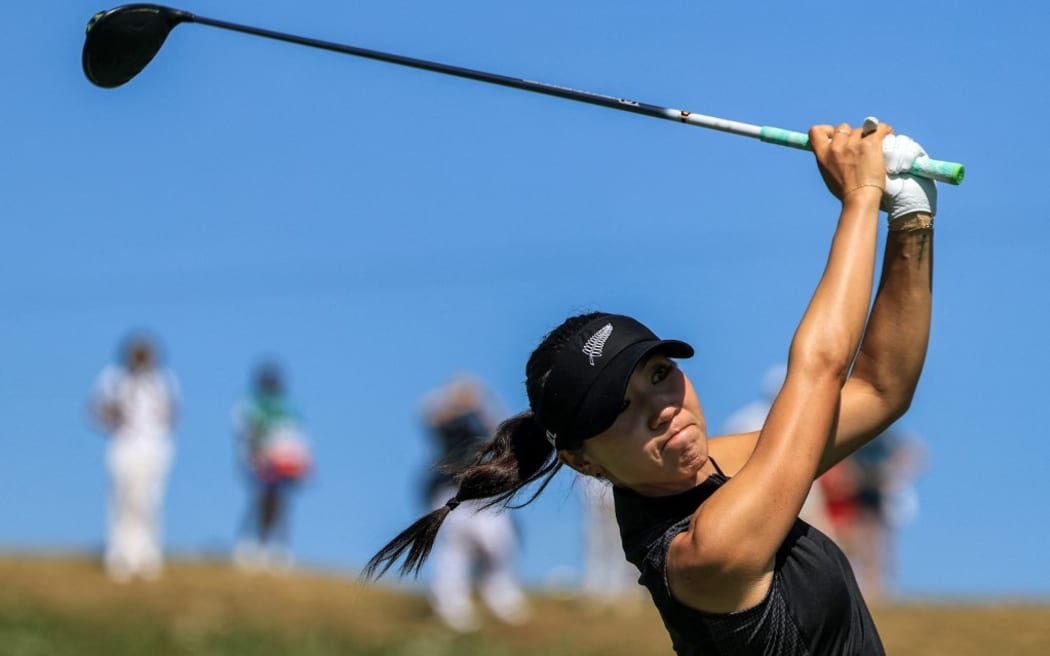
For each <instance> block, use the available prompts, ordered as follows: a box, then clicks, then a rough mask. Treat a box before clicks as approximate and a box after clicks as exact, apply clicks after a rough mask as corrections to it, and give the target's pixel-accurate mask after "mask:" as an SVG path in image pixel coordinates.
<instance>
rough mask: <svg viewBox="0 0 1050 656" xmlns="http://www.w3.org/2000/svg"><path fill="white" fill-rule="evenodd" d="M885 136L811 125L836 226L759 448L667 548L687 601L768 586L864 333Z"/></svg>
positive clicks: (736, 602) (757, 592)
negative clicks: (836, 208) (837, 209)
mask: <svg viewBox="0 0 1050 656" xmlns="http://www.w3.org/2000/svg"><path fill="white" fill-rule="evenodd" d="M889 132H890V128H889V127H888V126H885V125H880V126H879V127H878V128H877V130H876V132H875V133H873V134H870V135H868V136H862V135H861V131H860V130H859V129H850V128H849V126H847V125H845V124H842V125H840V126H838V127H837V128H832V127H831V126H817V127H814V128H812V129H811V130H810V138H811V140H812V142H813V144H814V152H815V153H816V157H817V162H818V165H819V167H820V171H821V174H822V175H823V177H824V180H825V182H826V184H827V186H828V188H829V190H831V192H832V193H833V194H834V195H835V196H837V197H838V198H840V199H841V200H842V209H841V213H840V215H839V219H838V225H837V227H836V229H835V233H834V236H833V238H832V244H831V249H830V254H829V256H828V261H827V265H826V267H825V270H824V273H823V275H822V277H821V279H820V281H819V283H818V285H817V287H816V291H815V292H814V293H813V297H812V299H811V301H810V303H809V306H808V308H807V309H806V311H805V313H804V315H803V317H802V320H801V322H800V323H799V326H798V329H797V330H796V332H795V335H794V338H793V340H792V342H791V348H790V355H789V360H788V372H787V378H786V380H785V383H784V387H783V389H782V390H781V392H780V394H779V395H778V397H777V399H776V401H774V403H773V407H772V409H771V410H770V414H769V417H768V419H767V420H766V423H765V427H764V428H763V430H762V433H761V435H760V436H759V438H758V441H757V443H756V445H755V449H754V452H753V453H752V455H751V457H750V459H749V460H748V462H747V463H746V464H745V465H744V466H743V467H742V468H741V470H740V471H739V472H738V473H737V474H736V476H734V477H733V479H732V480H730V481H729V482H727V483H726V484H725V485H724V486H723V487H722V488H721V489H719V490H718V491H717V492H715V493H714V494H713V495H712V496H711V498H710V499H708V500H707V501H706V502H705V503H704V504H703V505H702V506H701V507H700V509H699V510H698V511H697V512H696V513H695V514H694V516H693V520H692V524H691V526H690V529H689V530H688V531H686V532H685V533H682V534H680V535H679V536H678V537H677V538H676V539H675V540H674V541H673V542H672V544H671V548H670V552H669V554H668V556H669V573H670V580H671V588H672V590H673V592H674V594H675V596H676V597H677V598H678V599H680V600H681V601H683V602H686V603H689V602H690V600H692V601H694V602H695V603H696V605H697V606H698V607H705V606H706V607H707V608H708V609H712V610H717V609H718V608H717V607H718V606H721V605H722V603H724V604H725V605H726V607H739V606H740V605H741V603H740V600H741V598H749V597H755V598H756V599H755V601H756V602H757V600H758V599H760V598H761V595H762V594H764V593H765V590H766V589H768V579H766V578H765V577H766V575H767V574H769V573H771V572H772V568H773V558H774V555H775V554H776V551H777V549H778V548H779V547H780V545H781V544H782V542H783V540H784V537H785V536H786V535H787V533H788V531H789V530H790V528H791V526H792V525H793V524H794V522H795V520H796V519H797V517H798V513H799V510H800V508H801V507H802V503H803V502H804V501H805V497H806V494H807V493H808V491H809V488H810V485H811V483H812V482H813V477H814V475H815V473H816V471H817V467H818V463H819V461H820V457H821V455H822V454H823V452H824V450H825V448H826V445H827V442H828V439H829V436H830V435H831V433H832V429H833V428H834V426H835V422H836V418H837V414H838V408H839V398H840V393H841V390H842V386H843V384H844V382H845V381H846V377H847V374H848V373H849V370H850V365H851V363H852V362H853V359H854V356H855V355H856V352H857V348H858V346H859V344H860V340H861V336H862V334H863V331H864V325H865V320H866V318H867V314H868V308H869V303H870V300H871V289H872V281H873V278H874V268H875V248H876V242H877V236H878V229H879V221H878V218H879V217H878V214H879V204H880V202H881V199H882V193H883V186H884V179H885V162H884V158H883V154H882V147H881V142H882V139H883V137H885V136H886V135H887V134H888V133H889ZM726 584H729V585H726ZM716 586H717V587H719V588H720V589H722V590H730V591H737V592H736V593H735V594H738V595H739V597H738V598H736V599H729V598H726V599H722V600H717V599H716V600H714V601H715V602H716V603H715V604H713V605H714V606H716V608H712V603H711V602H712V598H711V594H710V591H711V589H712V588H713V587H716Z"/></svg>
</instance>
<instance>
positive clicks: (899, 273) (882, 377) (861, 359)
mask: <svg viewBox="0 0 1050 656" xmlns="http://www.w3.org/2000/svg"><path fill="white" fill-rule="evenodd" d="M932 265H933V230H932V229H924V230H912V231H890V232H889V233H888V234H887V237H886V252H885V255H884V259H883V268H882V277H881V280H880V282H879V289H878V292H877V294H876V296H875V303H874V305H873V307H872V310H871V316H870V318H869V320H868V328H867V331H866V332H865V335H864V339H863V341H862V342H861V345H860V352H859V354H858V356H857V361H856V364H855V366H854V369H853V376H854V377H856V378H858V379H859V380H861V381H863V382H865V383H867V384H868V385H870V386H871V388H872V389H873V390H874V391H875V393H876V394H877V395H878V396H879V397H880V398H881V399H883V403H884V404H885V405H886V406H887V412H890V413H893V415H894V416H893V417H892V418H891V419H890V421H892V420H893V419H896V417H898V416H900V414H903V413H904V411H905V410H907V408H908V405H909V404H910V403H911V399H912V396H913V394H914V392H915V387H916V385H917V384H918V381H919V375H920V373H921V372H922V367H923V363H924V361H925V358H926V349H927V344H928V343H929V336H930V309H931V301H932V289H933V278H932V269H933V267H932Z"/></svg>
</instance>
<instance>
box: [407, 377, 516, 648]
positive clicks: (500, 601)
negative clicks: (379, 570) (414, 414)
mask: <svg viewBox="0 0 1050 656" xmlns="http://www.w3.org/2000/svg"><path fill="white" fill-rule="evenodd" d="M493 405H494V402H493V400H492V399H491V398H487V395H486V392H485V389H484V388H483V387H482V385H481V383H480V382H479V381H478V380H476V379H475V378H473V377H471V376H467V375H459V376H456V377H454V378H453V379H452V380H451V381H450V382H449V383H448V384H447V385H446V386H444V387H442V388H440V389H438V390H436V391H434V392H432V393H431V394H429V395H428V396H427V397H426V398H425V399H424V401H423V416H424V424H425V426H426V429H427V432H428V433H430V436H431V438H432V439H433V441H434V444H435V445H436V447H437V449H438V451H439V453H440V455H439V457H438V458H437V462H436V464H435V466H434V468H433V469H432V471H431V473H430V476H429V477H428V479H427V481H426V483H425V485H426V498H427V503H428V504H429V506H430V508H431V509H433V508H438V507H440V506H443V505H445V503H446V501H448V499H449V498H450V497H451V496H453V495H454V494H455V493H456V481H455V480H454V479H453V478H452V477H451V476H449V475H448V474H447V473H446V470H447V468H448V467H455V466H460V465H462V464H463V463H466V462H471V461H473V460H474V459H475V458H476V457H477V455H478V453H479V448H480V447H481V445H483V444H484V443H485V442H487V441H488V440H489V439H491V437H492V431H493V430H494V428H495V421H496V419H497V418H496V417H494V416H493V414H494V413H493ZM463 511H465V512H462V514H459V515H457V516H456V517H454V518H450V519H449V521H448V522H447V523H446V525H445V530H444V531H442V535H441V537H440V538H439V539H438V541H437V543H436V544H435V545H434V568H433V573H432V576H431V580H430V600H431V605H432V607H433V609H434V613H435V614H436V615H437V616H438V617H439V618H440V619H441V620H442V621H443V622H444V623H445V624H446V625H447V626H448V627H450V628H452V629H453V630H456V631H459V632H469V631H475V630H477V629H479V628H480V627H481V618H480V616H479V615H478V613H477V611H476V609H475V604H474V600H473V596H474V589H475V584H476V587H477V592H478V594H479V596H480V597H481V601H482V602H483V603H484V605H485V606H486V607H487V608H488V610H489V611H490V612H491V613H492V615H494V616H495V617H496V619H498V620H500V621H502V622H505V623H508V624H520V623H522V622H524V621H525V620H526V619H527V617H528V609H527V606H526V602H525V595H524V593H523V592H522V590H521V586H520V584H519V582H518V578H517V575H516V574H515V571H514V568H515V565H516V561H517V548H518V538H517V533H516V530H515V527H514V525H513V523H512V522H511V519H510V515H509V513H502V512H499V511H498V510H495V509H493V508H483V507H482V506H481V504H478V503H465V504H464V508H463Z"/></svg>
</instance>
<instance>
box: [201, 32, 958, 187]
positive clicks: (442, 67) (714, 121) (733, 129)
mask: <svg viewBox="0 0 1050 656" xmlns="http://www.w3.org/2000/svg"><path fill="white" fill-rule="evenodd" d="M180 13H181V14H182V15H183V18H184V20H185V21H187V22H194V23H200V24H202V25H210V26H212V27H218V28H221V29H225V30H232V31H234V32H242V33H245V34H253V35H256V36H261V37H265V38H268V39H276V40H278V41H286V42H288V43H296V44H299V45H304V46H309V47H312V48H320V49H322V50H330V51H333V52H340V53H343V54H347V55H354V56H356V57H364V58H367V59H374V60H377V61H382V62H387V63H390V64H397V65H399V66H408V67H411V68H418V69H422V70H425V71H433V72H435V73H443V74H445V75H452V76H455V77H462V78H467V79H470V80H476V81H478V82H487V83H489V84H498V85H500V86H505V87H513V88H515V89H522V90H524V91H532V92H535V93H542V94H546V95H548V96H557V97H559V98H567V99H568V100H575V101H578V102H584V103H589V104H592V105H601V106H602V107H609V108H611V109H618V110H620V111H624V112H632V113H635V114H643V115H645V116H652V117H654V118H662V119H665V120H668V121H675V122H678V123H685V124H687V125H693V126H696V127H701V128H708V129H711V130H719V131H721V132H729V133H730V134H737V135H741V136H744V137H752V138H755V139H760V140H762V141H764V142H766V143H771V144H776V145H779V146H789V147H791V148H798V149H800V150H811V148H810V143H809V135H807V134H805V133H803V132H796V131H794V130H785V129H783V128H776V127H771V126H760V125H753V124H750V123H741V122H739V121H731V120H728V119H724V118H718V117H716V116H707V115H704V114H695V113H693V112H689V111H686V110H683V109H672V108H669V107H660V106H659V105H651V104H648V103H642V102H636V101H633V100H627V99H624V98H616V97H613V96H606V95H603V94H599V93H594V92H591V91H583V90H580V89H572V88H569V87H562V86H558V85H554V84H547V83H546V82H536V81H533V80H525V79H521V78H515V77H508V76H506V75H498V74H495V73H486V72H485V71H478V70H474V69H470V68H462V67H459V66H451V65H448V64H441V63H438V62H432V61H427V60H425V59H414V58H412V57H404V56H401V55H394V54H390V53H386V52H380V51H377V50H369V49H367V48H358V47H355V46H349V45H344V44H340V43H332V42H330V41H321V40H319V39H312V38H308V37H302V36H296V35H294V34H285V33H282V32H274V31H272V30H265V29H261V28H257V27H251V26H247V25H238V24H236V23H230V22H227V21H221V20H215V19H212V18H205V17H203V16H197V15H195V14H190V13H189V12H180ZM964 171H965V169H964V167H963V165H962V164H959V163H956V162H947V161H942V160H935V159H931V158H928V157H921V158H919V159H918V160H916V162H915V164H914V165H913V166H912V168H911V171H910V173H912V174H913V175H918V176H922V177H925V178H930V179H932V180H939V181H941V182H947V183H949V184H959V183H960V182H962V179H963V174H964Z"/></svg>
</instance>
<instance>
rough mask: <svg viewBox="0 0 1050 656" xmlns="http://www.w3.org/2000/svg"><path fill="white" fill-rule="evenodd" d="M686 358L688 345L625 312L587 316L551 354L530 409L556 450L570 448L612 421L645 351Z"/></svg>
mask: <svg viewBox="0 0 1050 656" xmlns="http://www.w3.org/2000/svg"><path fill="white" fill-rule="evenodd" d="M654 351H660V352H662V353H665V354H666V355H668V356H670V357H672V358H690V357H692V356H693V347H692V346H689V345H688V344H686V343H685V342H680V341H678V340H673V339H671V340H662V339H660V338H659V337H657V336H656V335H654V334H653V332H652V331H651V330H649V329H648V328H646V327H645V326H643V325H642V324H641V323H639V322H637V321H635V320H634V319H632V318H630V317H626V316H623V315H619V314H605V315H602V316H600V317H596V318H595V319H593V320H592V321H589V322H588V323H587V324H586V325H584V326H583V328H581V329H580V330H578V331H577V332H576V334H575V335H573V336H572V337H571V338H570V339H569V342H568V343H567V344H566V345H565V346H564V347H563V348H562V349H561V350H559V351H558V353H557V354H556V355H555V356H554V366H553V368H552V369H551V374H550V378H549V379H548V381H547V385H546V386H545V387H544V392H543V398H542V400H541V401H542V402H541V403H540V404H539V407H538V408H533V410H534V411H535V412H536V415H537V417H538V418H539V421H540V423H541V424H542V425H543V427H544V429H546V431H547V440H548V441H550V442H551V444H553V445H554V446H555V447H556V448H558V449H571V448H576V447H577V446H579V444H580V443H581V442H583V440H586V439H588V438H591V437H594V436H595V435H598V434H599V433H601V432H602V431H604V430H606V429H607V428H609V427H610V426H612V424H613V422H615V421H616V417H617V416H619V414H620V412H621V411H622V410H623V401H624V396H625V395H626V393H627V383H628V381H629V380H630V378H631V374H632V373H633V372H634V368H635V367H636V366H637V365H638V363H639V362H641V361H642V360H643V359H644V358H645V357H646V356H647V355H649V354H650V353H652V352H654Z"/></svg>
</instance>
